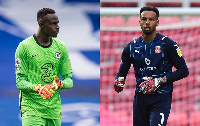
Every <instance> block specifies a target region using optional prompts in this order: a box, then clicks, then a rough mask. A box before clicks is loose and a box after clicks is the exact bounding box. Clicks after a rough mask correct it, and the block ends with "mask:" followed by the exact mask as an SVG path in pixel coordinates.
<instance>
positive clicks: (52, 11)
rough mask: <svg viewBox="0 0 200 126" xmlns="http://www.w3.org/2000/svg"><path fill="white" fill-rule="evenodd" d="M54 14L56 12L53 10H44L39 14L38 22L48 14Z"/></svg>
mask: <svg viewBox="0 0 200 126" xmlns="http://www.w3.org/2000/svg"><path fill="white" fill-rule="evenodd" d="M54 13H56V12H55V11H54V10H53V9H51V8H42V9H40V10H39V11H38V12H37V21H39V20H40V19H42V18H43V17H45V16H46V15H47V14H54Z"/></svg>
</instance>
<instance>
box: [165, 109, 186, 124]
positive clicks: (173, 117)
mask: <svg viewBox="0 0 200 126" xmlns="http://www.w3.org/2000/svg"><path fill="white" fill-rule="evenodd" d="M188 121H189V120H188V116H187V114H186V113H185V112H171V113H170V115H169V118H168V122H167V125H169V126H188Z"/></svg>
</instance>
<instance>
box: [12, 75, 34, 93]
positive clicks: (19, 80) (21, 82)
mask: <svg viewBox="0 0 200 126" xmlns="http://www.w3.org/2000/svg"><path fill="white" fill-rule="evenodd" d="M35 85H36V84H32V83H30V82H28V81H27V76H26V75H22V74H17V75H16V86H17V88H18V89H19V90H21V91H25V92H34V90H33V88H34V86H35Z"/></svg>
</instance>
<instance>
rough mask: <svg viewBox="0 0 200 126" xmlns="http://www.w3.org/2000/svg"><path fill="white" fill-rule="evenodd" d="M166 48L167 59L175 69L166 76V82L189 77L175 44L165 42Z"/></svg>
mask: <svg viewBox="0 0 200 126" xmlns="http://www.w3.org/2000/svg"><path fill="white" fill-rule="evenodd" d="M166 48H167V50H166V52H167V54H168V58H169V59H170V61H171V63H172V65H173V66H174V67H175V68H176V69H177V70H176V71H174V72H172V73H168V74H166V77H167V81H168V82H174V81H177V80H180V79H183V78H185V77H187V76H188V75H189V71H188V68H187V65H186V63H185V60H184V58H183V56H182V54H181V51H180V48H179V47H178V45H177V43H175V42H174V43H173V42H172V41H169V42H167V47H166Z"/></svg>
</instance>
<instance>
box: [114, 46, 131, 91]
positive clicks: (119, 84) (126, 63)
mask: <svg viewBox="0 0 200 126" xmlns="http://www.w3.org/2000/svg"><path fill="white" fill-rule="evenodd" d="M129 47H130V44H128V45H127V46H126V47H125V48H124V50H123V52H122V58H121V59H122V61H121V64H120V68H119V72H118V73H117V75H116V77H115V81H114V89H115V91H116V92H117V93H119V92H121V91H123V89H124V84H125V79H126V76H127V74H128V71H129V69H130V66H131V57H130V48H129Z"/></svg>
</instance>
